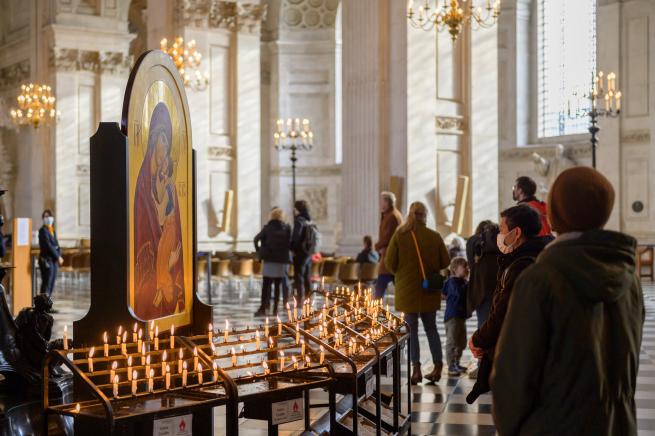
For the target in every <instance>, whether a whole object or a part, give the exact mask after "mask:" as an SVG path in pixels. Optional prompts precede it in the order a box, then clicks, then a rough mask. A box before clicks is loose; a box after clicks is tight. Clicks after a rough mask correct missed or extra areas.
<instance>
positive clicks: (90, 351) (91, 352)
mask: <svg viewBox="0 0 655 436" xmlns="http://www.w3.org/2000/svg"><path fill="white" fill-rule="evenodd" d="M95 352H96V347H91V349H90V350H89V358H91V357H93V353H95Z"/></svg>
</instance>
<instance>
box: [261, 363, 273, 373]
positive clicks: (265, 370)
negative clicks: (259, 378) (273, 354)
mask: <svg viewBox="0 0 655 436" xmlns="http://www.w3.org/2000/svg"><path fill="white" fill-rule="evenodd" d="M262 368H264V374H266V375H268V374H270V373H271V370H270V369H269V368H268V363H266V361H263V362H262Z"/></svg>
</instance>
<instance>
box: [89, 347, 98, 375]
mask: <svg viewBox="0 0 655 436" xmlns="http://www.w3.org/2000/svg"><path fill="white" fill-rule="evenodd" d="M95 351H96V347H91V349H90V350H89V358H88V359H87V365H88V366H89V372H93V353H95Z"/></svg>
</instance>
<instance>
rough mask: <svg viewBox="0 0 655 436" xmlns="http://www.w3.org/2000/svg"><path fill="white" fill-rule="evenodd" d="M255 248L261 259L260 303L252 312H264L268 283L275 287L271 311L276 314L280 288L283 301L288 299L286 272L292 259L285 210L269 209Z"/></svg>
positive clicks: (289, 232) (283, 302)
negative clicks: (269, 212)
mask: <svg viewBox="0 0 655 436" xmlns="http://www.w3.org/2000/svg"><path fill="white" fill-rule="evenodd" d="M254 242H255V250H256V251H257V254H258V255H259V258H260V259H261V260H262V261H263V262H264V268H263V271H262V277H263V281H262V298H261V305H260V306H259V309H258V310H257V312H255V316H265V315H266V314H267V312H268V310H269V306H270V302H271V287H273V286H274V287H275V297H274V303H273V315H277V306H278V303H279V301H280V288H281V289H282V304H283V305H284V304H286V303H287V298H288V296H287V291H288V289H287V286H286V275H287V267H288V264H289V263H290V261H291V256H290V252H289V250H290V248H291V227H290V226H289V225H288V224H287V223H285V222H284V212H283V211H282V209H280V208H278V207H276V208H273V210H272V211H271V216H270V220H269V221H268V223H267V224H266V225H265V226H264V228H263V229H262V230H261V232H259V233H258V234H257V236H255V241H254Z"/></svg>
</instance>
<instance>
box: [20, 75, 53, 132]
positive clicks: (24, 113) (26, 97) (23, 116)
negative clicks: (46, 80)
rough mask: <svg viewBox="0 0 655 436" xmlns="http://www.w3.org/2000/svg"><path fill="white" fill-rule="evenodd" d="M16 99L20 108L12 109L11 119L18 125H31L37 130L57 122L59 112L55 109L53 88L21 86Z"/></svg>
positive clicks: (42, 85) (41, 85)
mask: <svg viewBox="0 0 655 436" xmlns="http://www.w3.org/2000/svg"><path fill="white" fill-rule="evenodd" d="M20 90H21V92H20V94H19V95H18V97H16V101H17V102H18V108H15V109H11V111H10V114H11V119H12V121H13V122H14V123H16V124H31V125H32V126H33V127H34V128H35V129H36V128H37V127H39V126H41V125H49V124H51V123H55V122H57V119H58V118H59V112H57V110H56V108H55V97H54V96H53V95H52V88H51V87H50V86H48V85H45V84H36V85H35V84H34V83H30V84H27V85H21V87H20Z"/></svg>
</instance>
